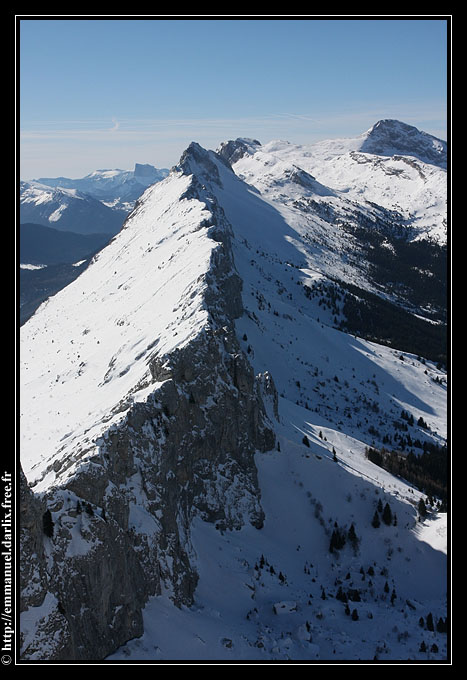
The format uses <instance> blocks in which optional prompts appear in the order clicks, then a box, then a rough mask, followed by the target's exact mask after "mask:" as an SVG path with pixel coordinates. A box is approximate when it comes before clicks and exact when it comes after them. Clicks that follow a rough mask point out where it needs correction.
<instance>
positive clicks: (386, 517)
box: [382, 503, 392, 526]
mask: <svg viewBox="0 0 467 680" xmlns="http://www.w3.org/2000/svg"><path fill="white" fill-rule="evenodd" d="M382 518H383V522H384V523H385V524H387V525H388V526H390V525H391V524H392V512H391V508H390V506H389V503H386V505H385V506H384V510H383V515H382Z"/></svg>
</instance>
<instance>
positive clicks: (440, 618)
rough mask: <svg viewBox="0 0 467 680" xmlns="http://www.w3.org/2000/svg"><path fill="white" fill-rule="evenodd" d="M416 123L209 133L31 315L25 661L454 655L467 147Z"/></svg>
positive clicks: (24, 379) (25, 364)
mask: <svg viewBox="0 0 467 680" xmlns="http://www.w3.org/2000/svg"><path fill="white" fill-rule="evenodd" d="M414 130H415V128H411V127H410V126H406V125H404V124H403V123H399V122H398V121H380V122H379V123H377V124H376V125H375V126H373V128H372V129H371V130H369V131H368V132H367V133H365V134H364V135H362V136H361V137H359V138H358V139H354V140H337V141H335V140H334V141H329V142H322V143H319V144H316V145H313V146H308V147H304V146H303V147H300V146H298V145H292V144H288V143H286V142H280V141H276V142H270V143H269V144H265V145H261V144H260V143H259V142H258V141H256V140H252V139H245V138H242V139H237V140H232V141H230V142H226V143H225V144H223V145H221V147H220V148H219V149H218V150H217V151H216V152H214V151H207V150H205V149H203V148H202V147H201V146H199V145H198V144H196V143H192V144H191V145H190V146H189V147H188V149H187V150H186V151H185V152H184V154H183V156H182V158H181V159H180V162H179V164H178V165H176V166H175V167H174V168H172V170H171V171H170V174H169V175H168V176H167V177H166V178H165V179H163V180H161V181H157V183H155V184H153V185H151V186H149V187H148V188H147V189H146V190H145V192H144V193H143V195H142V196H141V197H140V199H139V200H138V202H137V203H136V206H135V208H134V210H133V211H132V212H131V214H130V215H129V216H128V218H127V219H126V221H125V223H124V224H123V227H122V229H121V231H120V232H119V233H118V234H117V235H116V236H115V237H114V238H113V239H112V240H111V242H110V243H109V244H108V245H107V246H106V247H105V248H103V250H101V251H100V252H99V253H98V254H97V255H95V256H94V258H93V260H92V261H91V264H90V265H89V266H88V267H87V268H86V269H85V270H84V271H83V272H82V273H81V274H80V275H79V276H78V278H76V279H75V280H74V281H73V282H72V283H70V284H69V285H68V286H66V287H65V288H63V289H62V290H61V291H60V292H58V293H57V294H56V295H54V296H53V297H50V298H49V299H48V300H47V301H45V302H44V303H43V304H42V305H41V306H40V307H39V309H38V310H37V311H36V313H35V314H34V315H33V316H31V317H30V318H29V320H28V321H27V322H26V323H25V324H24V325H23V326H22V327H21V337H20V354H21V357H20V358H21V370H20V379H21V389H20V414H19V416H20V433H21V480H20V481H21V493H20V506H21V522H20V524H21V570H20V577H21V579H20V587H21V602H20V608H21V620H20V631H21V632H20V635H21V640H20V643H21V658H22V660H24V661H26V662H31V663H32V662H35V661H47V660H53V661H88V662H92V661H102V660H106V661H107V662H108V663H128V662H130V663H131V662H135V663H136V662H138V661H143V662H147V663H161V662H162V663H163V662H167V663H174V662H184V663H189V662H193V663H202V662H219V663H230V662H231V663H235V662H244V663H248V662H255V663H258V662H263V663H265V664H269V663H274V662H277V663H280V662H287V661H292V662H293V661H296V662H301V663H318V664H319V663H322V664H332V663H342V662H349V663H355V662H359V661H361V662H375V663H384V662H388V663H393V662H399V663H409V662H415V663H422V664H425V663H430V662H438V663H439V662H441V663H447V662H448V661H449V659H450V639H449V636H448V629H449V616H450V602H451V599H450V596H451V593H450V590H449V567H450V560H449V557H450V540H449V539H450V533H449V532H450V524H449V521H448V513H447V512H446V510H447V507H448V506H447V500H448V498H447V495H446V488H447V483H448V480H447V476H446V475H447V472H446V470H447V469H448V460H447V456H448V453H447V447H446V443H447V438H448V434H449V433H448V412H447V402H448V385H447V372H446V367H447V361H446V354H445V346H444V345H443V342H442V336H443V333H444V332H445V326H444V324H445V312H446V302H445V303H444V306H443V303H442V296H440V295H439V290H440V286H439V285H438V284H436V285H435V286H434V287H435V288H436V289H437V291H435V292H433V291H432V289H431V288H430V281H431V280H432V279H434V280H435V281H439V280H441V278H442V270H441V269H437V267H438V266H439V263H440V261H441V259H442V252H443V249H444V250H445V248H446V238H447V232H446V223H447V213H446V167H447V161H446V147H445V144H444V143H443V142H441V141H440V140H436V139H435V138H432V137H430V136H429V135H426V134H425V133H421V132H418V131H416V130H415V132H414ZM417 133H418V134H417ZM420 248H422V249H423V253H424V255H426V253H427V252H428V255H426V258H427V259H425V260H424V261H423V263H422V262H418V263H415V264H417V266H418V270H419V271H418V270H416V268H415V264H414V262H413V260H412V259H411V258H412V257H413V255H412V254H413V253H418V252H421V251H420V250H418V249H420ZM402 249H403V250H402ZM426 249H428V250H426ZM402 252H403V253H404V268H402V269H399V262H400V260H401V259H402V257H400V253H402ZM376 255H377V258H376ZM387 258H389V260H388V259H387ZM388 262H389V263H390V266H389V270H391V272H392V277H388V275H387V271H388ZM433 263H435V264H436V266H435V264H433ZM396 264H397V267H396ZM440 272H441V273H440ZM383 273H384V276H383ZM414 277H418V278H414ZM420 281H421V282H422V284H423V285H420ZM425 282H428V283H426V284H425ZM402 284H403V285H402ZM355 305H356V309H357V313H356V317H357V318H358V320H359V322H358V323H359V324H360V326H359V327H358V328H357V326H356V325H355V324H354V325H352V326H350V325H349V324H350V311H349V310H351V309H352V310H354V308H355ZM371 305H372V306H371ZM368 309H370V310H371V314H370V316H371V317H372V321H374V324H373V325H371V327H370V325H369V322H368V321H367V320H366V321H365V319H366V316H365V310H368ZM381 310H383V311H384V310H386V312H385V313H386V314H390V315H391V316H390V317H388V318H389V319H390V323H389V325H390V326H391V328H390V329H389V330H388V328H387V326H386V325H385V323H384V320H383V321H381V322H380V321H378V323H376V320H377V319H378V320H379V316H378V315H379V313H380V312H381ZM399 315H401V316H399ZM383 316H384V314H383ZM355 323H356V322H355ZM404 323H410V324H413V325H410V326H409V331H408V332H405V333H404V332H403V331H400V330H399V329H397V334H396V335H394V334H393V331H394V329H395V327H396V326H397V327H398V325H399V324H401V325H402V326H403V327H404ZM393 326H394V328H392V327H393ZM359 331H360V332H359ZM420 338H421V339H420ZM440 338H441V339H440ZM399 339H400V342H401V343H402V344H403V346H401V345H400V344H399ZM424 350H426V351H424ZM391 456H392V457H391ZM435 458H436V464H437V467H436V472H432V468H430V475H431V476H430V475H428V477H426V476H424V475H422V474H420V475H419V476H418V477H417V476H414V474H415V473H414V470H418V469H419V468H418V467H417V466H418V465H419V464H420V461H421V460H422V459H423V462H424V463H425V461H426V460H427V459H428V461H429V462H430V461H432V459H435ZM389 460H391V462H392V463H395V461H396V462H397V464H398V465H399V467H397V469H396V468H395V467H394V466H393V467H390V466H389V465H388V461H389ZM406 461H408V462H410V461H412V463H411V467H410V466H408V467H400V466H401V465H405V462H406ZM440 461H441V463H440ZM439 466H441V472H440V469H439ZM427 469H428V468H426V467H424V468H423V472H424V473H426V470H427ZM401 470H405V471H406V473H407V474H405V475H403V474H401ZM23 472H24V475H23ZM426 474H428V473H426ZM427 479H428V481H427Z"/></svg>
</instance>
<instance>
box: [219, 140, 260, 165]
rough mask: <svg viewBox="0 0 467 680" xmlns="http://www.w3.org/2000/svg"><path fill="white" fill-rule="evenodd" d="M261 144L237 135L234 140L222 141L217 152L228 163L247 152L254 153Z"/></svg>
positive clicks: (232, 162) (233, 161) (231, 163)
mask: <svg viewBox="0 0 467 680" xmlns="http://www.w3.org/2000/svg"><path fill="white" fill-rule="evenodd" d="M259 146H261V142H258V140H256V139H249V138H247V137H237V139H235V140H232V139H231V140H229V141H228V142H223V143H222V144H221V145H220V147H219V148H218V149H217V153H218V154H219V155H220V156H221V157H222V158H224V159H225V160H226V161H227V162H228V163H229V164H230V165H233V164H234V163H236V162H237V161H238V160H240V158H243V156H246V155H248V154H254V153H255V151H257V150H258V148H257V147H259Z"/></svg>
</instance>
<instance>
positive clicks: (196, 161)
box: [172, 142, 230, 186]
mask: <svg viewBox="0 0 467 680" xmlns="http://www.w3.org/2000/svg"><path fill="white" fill-rule="evenodd" d="M216 160H217V161H221V162H222V163H223V164H224V165H228V164H227V163H226V161H225V159H224V158H223V157H222V156H220V155H219V154H217V153H215V152H214V151H207V150H206V149H204V148H203V147H202V146H201V145H200V144H198V143H197V142H191V144H190V145H189V146H188V148H187V149H186V150H185V151H184V152H183V154H182V156H181V158H180V162H179V164H178V165H176V166H175V167H174V168H172V169H173V170H174V171H176V172H182V173H183V174H184V175H194V176H195V177H196V180H197V181H198V182H200V183H201V184H202V183H203V182H204V181H206V182H208V183H209V182H214V183H215V184H217V185H218V186H221V185H222V183H221V179H220V175H219V170H218V169H217V165H216ZM229 167H230V166H229Z"/></svg>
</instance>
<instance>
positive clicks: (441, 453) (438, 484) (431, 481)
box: [365, 443, 448, 512]
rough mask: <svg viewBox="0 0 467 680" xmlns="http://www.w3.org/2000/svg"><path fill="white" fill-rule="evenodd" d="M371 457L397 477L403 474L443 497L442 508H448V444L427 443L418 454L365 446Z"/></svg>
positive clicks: (429, 491)
mask: <svg viewBox="0 0 467 680" xmlns="http://www.w3.org/2000/svg"><path fill="white" fill-rule="evenodd" d="M365 455H366V457H367V458H368V460H371V462H372V463H375V464H376V465H378V466H379V467H382V468H384V470H387V471H388V472H390V473H391V474H393V475H396V476H397V477H402V478H403V479H405V480H407V481H408V482H410V483H411V484H413V485H414V486H416V487H417V488H418V489H420V490H421V491H423V493H426V494H428V495H432V496H435V497H437V498H440V499H441V500H442V501H443V509H442V510H440V511H441V512H446V510H447V499H448V488H447V483H448V454H447V448H446V446H442V447H441V446H437V445H436V444H430V443H426V444H425V445H424V447H423V453H422V454H421V455H416V454H414V453H413V452H412V451H410V452H409V453H408V454H403V453H401V452H400V451H389V450H387V449H385V448H384V447H382V448H381V449H375V448H373V447H366V449H365Z"/></svg>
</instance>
